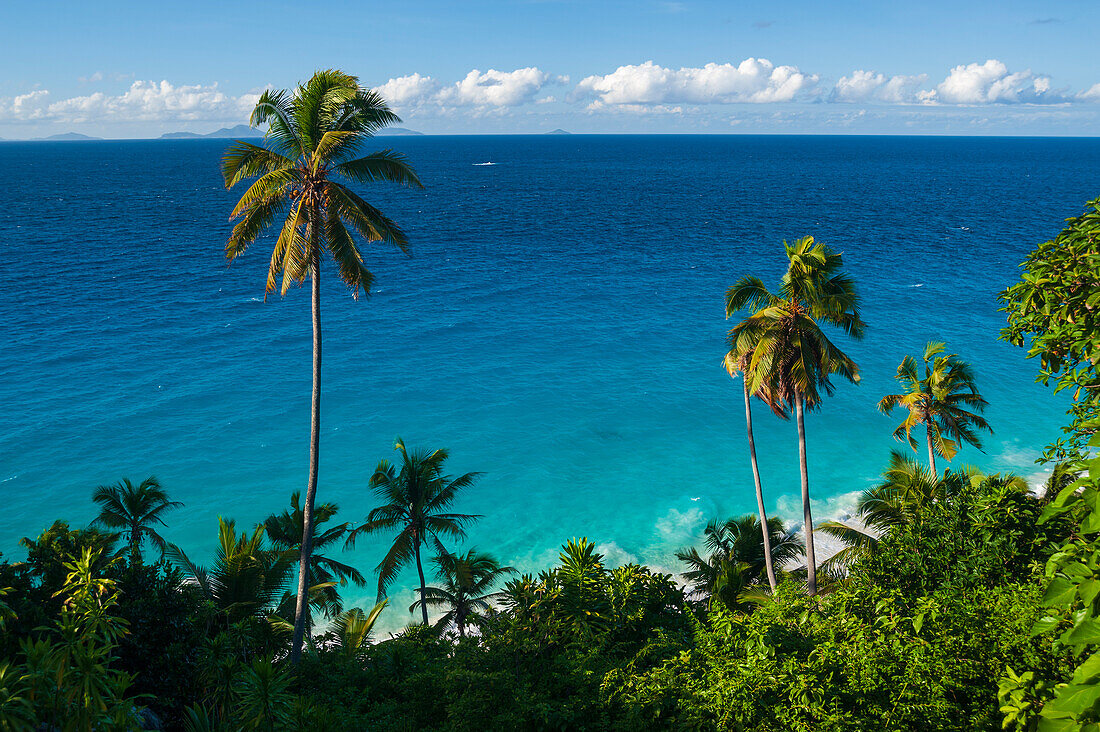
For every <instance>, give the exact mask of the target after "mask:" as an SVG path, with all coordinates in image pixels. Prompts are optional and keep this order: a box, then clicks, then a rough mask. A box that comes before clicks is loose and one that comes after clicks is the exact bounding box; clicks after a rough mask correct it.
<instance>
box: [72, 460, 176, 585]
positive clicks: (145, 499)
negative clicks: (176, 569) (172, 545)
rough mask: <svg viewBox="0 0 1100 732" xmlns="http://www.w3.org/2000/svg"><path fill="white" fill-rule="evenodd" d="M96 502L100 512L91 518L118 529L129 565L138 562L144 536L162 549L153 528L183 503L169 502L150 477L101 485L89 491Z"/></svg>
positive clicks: (101, 524) (164, 491)
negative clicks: (121, 534)
mask: <svg viewBox="0 0 1100 732" xmlns="http://www.w3.org/2000/svg"><path fill="white" fill-rule="evenodd" d="M92 500H93V501H95V502H96V503H97V504H99V515H98V516H96V517H95V520H93V521H92V523H93V524H98V525H100V526H104V527H106V528H109V529H121V530H122V531H123V532H124V533H125V534H126V543H127V544H128V545H129V547H130V564H131V565H137V564H141V544H142V542H143V541H144V540H145V539H149V541H150V542H152V544H153V545H154V546H156V547H157V548H158V549H160V550H161V551H162V552H163V551H164V546H165V541H164V538H163V537H161V535H160V534H158V533H157V531H156V529H155V528H154V525H155V524H160V525H161V526H164V525H165V524H164V514H166V513H168V512H169V511H171V510H172V509H175V508H179V507H180V506H182V505H183V504H182V503H180V502H179V501H169V500H168V492H167V491H166V490H164V489H163V488H162V487H161V485H160V483H159V482H157V479H156V478H155V477H153V476H149V477H148V478H146V479H145V480H143V481H141V484H140V485H137V486H135V485H134V484H133V483H131V482H130V480H129V479H128V478H124V479H122V480H121V481H119V482H118V483H115V484H114V485H101V486H99V487H98V488H96V489H95V492H94V493H92Z"/></svg>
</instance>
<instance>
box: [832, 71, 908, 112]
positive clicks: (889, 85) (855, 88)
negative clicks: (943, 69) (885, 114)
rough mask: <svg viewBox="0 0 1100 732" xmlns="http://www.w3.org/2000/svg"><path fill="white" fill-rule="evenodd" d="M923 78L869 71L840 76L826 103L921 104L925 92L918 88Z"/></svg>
mask: <svg viewBox="0 0 1100 732" xmlns="http://www.w3.org/2000/svg"><path fill="white" fill-rule="evenodd" d="M927 78H928V77H927V76H925V75H924V74H920V75H919V76H886V75H885V74H878V73H875V72H873V71H863V70H859V71H853V72H852V73H851V75H849V76H842V77H841V78H840V80H839V81H838V82H837V83H836V86H834V87H833V92H832V94H831V95H830V97H829V99H830V101H834V102H856V103H860V102H885V103H889V104H905V103H908V102H916V101H923V98H924V97H925V96H927V94H928V92H926V91H924V92H922V90H921V86H923V85H924V83H925V81H926V80H927Z"/></svg>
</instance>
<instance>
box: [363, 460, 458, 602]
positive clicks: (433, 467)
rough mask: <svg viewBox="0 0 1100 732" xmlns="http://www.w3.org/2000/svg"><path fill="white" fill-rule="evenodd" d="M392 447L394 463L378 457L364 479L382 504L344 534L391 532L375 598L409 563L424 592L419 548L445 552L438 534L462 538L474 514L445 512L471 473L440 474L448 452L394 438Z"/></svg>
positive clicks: (380, 596) (379, 567)
mask: <svg viewBox="0 0 1100 732" xmlns="http://www.w3.org/2000/svg"><path fill="white" fill-rule="evenodd" d="M394 449H396V450H397V451H398V452H400V453H401V464H400V466H397V465H395V464H393V463H390V462H389V461H388V460H382V461H381V462H379V463H378V467H377V468H376V469H375V471H374V475H372V476H371V479H370V487H371V489H372V490H373V491H374V494H375V496H376V497H377V498H378V500H379V501H381V502H382V505H380V506H378V507H377V508H375V509H373V510H372V511H371V512H370V513H369V514H368V515H367V518H366V521H365V522H364V523H363V524H362V525H360V526H359V527H357V528H356V529H355V530H354V531H353V532H352V533H351V534H350V536H349V543H354V541H355V538H356V536H358V535H359V534H376V533H379V532H392V531H396V532H397V533H396V536H395V537H394V539H393V544H391V546H390V549H389V551H387V552H386V556H385V557H383V559H382V561H381V562H380V563H379V564H378V567H377V569H376V571H377V573H378V599H380V600H381V599H382V598H383V597H384V596H385V594H386V589H387V588H388V587H389V585H390V584H391V583H392V582H393V580H394V579H395V578H396V577H397V575H398V573H400V571H401V570H402V569H403V568H405V567H407V566H408V565H409V564H410V563H411V564H415V565H416V569H417V572H418V573H419V575H420V593H421V597H424V593H425V588H426V582H425V580H424V569H423V563H422V562H421V559H420V549H421V547H422V546H423V545H425V544H431V546H432V548H433V549H434V550H435V552H436V553H438V554H446V553H447V548H446V546H445V545H444V544H443V539H452V540H453V539H464V538H466V526H468V525H469V524H470V523H471V522H472V521H474V520H476V519H477V518H478V517H477V516H472V515H469V514H462V513H452V512H451V511H450V507H451V504H453V503H454V501H455V498H456V497H457V495H458V492H459V491H461V490H462V489H463V488H467V487H469V486H471V485H473V483H474V481H476V480H477V478H478V474H477V473H466V474H465V475H461V476H459V477H457V478H452V477H451V476H449V475H446V474H444V472H443V465H444V463H445V462H446V460H447V456H448V453H447V451H446V450H445V449H439V450H434V451H432V452H428V451H425V450H409V449H407V448H406V447H405V443H404V442H402V441H401V439H400V438H399V439H398V440H397V442H396V443H395V445H394ZM422 611H423V616H424V622H425V624H426V623H427V622H428V610H427V607H426V606H424V607H422Z"/></svg>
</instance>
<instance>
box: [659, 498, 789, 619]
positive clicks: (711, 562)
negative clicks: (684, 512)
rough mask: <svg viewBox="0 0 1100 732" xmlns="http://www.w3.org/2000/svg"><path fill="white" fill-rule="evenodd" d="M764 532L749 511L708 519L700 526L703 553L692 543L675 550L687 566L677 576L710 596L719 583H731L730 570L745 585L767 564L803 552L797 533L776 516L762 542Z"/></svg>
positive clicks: (700, 594) (695, 592)
mask: <svg viewBox="0 0 1100 732" xmlns="http://www.w3.org/2000/svg"><path fill="white" fill-rule="evenodd" d="M764 536H765V532H764V531H763V529H762V527H761V525H760V520H759V519H758V518H757V517H756V516H753V515H752V514H746V515H744V516H739V517H737V518H731V519H727V520H726V521H724V522H721V523H720V522H719V521H718V519H711V520H710V522H708V523H707V527H706V528H705V529H704V530H703V537H704V539H703V542H704V546H705V547H706V549H707V551H708V554H707V555H706V556H704V555H702V554H700V552H699V550H698V549H696V548H695V547H691V548H689V549H681V550H680V551H678V552H676V558H677V559H679V560H680V561H681V562H683V563H684V564H686V565H687V567H688V569H687V571H686V572H684V573H683V574H682V575H681V576H682V577H683V578H684V579H685V580H687V581H688V584H689V585H690V587H691V594H692V595H694V596H695V597H696V598H708V599H709V598H713V597H715V596H716V595H718V594H719V592H718V590H719V585H723V584H724V585H727V586H731V583H730V581H729V577H730V576H731V574H737V575H739V576H740V577H741V578H742V579H741V580H740V581H739V584H740V585H741V586H743V587H748V586H749V585H752V584H754V583H758V582H759V581H760V580H761V575H764V574H765V573H766V571H767V567H768V565H769V564H771V563H773V562H778V563H779V564H780V565H782V564H783V563H784V562H787V561H789V560H791V559H794V558H795V557H797V556H798V555H800V554H802V552H803V545H802V542H801V541H799V539H798V536H797V534H796V533H795V532H793V531H787V530H786V529H785V528H784V527H783V522H782V521H780V520H779V519H777V518H773V519H770V520H769V521H768V531H767V536H768V542H767V544H766V545H765V543H764ZM769 554H770V556H769ZM733 584H737V583H733ZM738 592H740V588H739V589H738Z"/></svg>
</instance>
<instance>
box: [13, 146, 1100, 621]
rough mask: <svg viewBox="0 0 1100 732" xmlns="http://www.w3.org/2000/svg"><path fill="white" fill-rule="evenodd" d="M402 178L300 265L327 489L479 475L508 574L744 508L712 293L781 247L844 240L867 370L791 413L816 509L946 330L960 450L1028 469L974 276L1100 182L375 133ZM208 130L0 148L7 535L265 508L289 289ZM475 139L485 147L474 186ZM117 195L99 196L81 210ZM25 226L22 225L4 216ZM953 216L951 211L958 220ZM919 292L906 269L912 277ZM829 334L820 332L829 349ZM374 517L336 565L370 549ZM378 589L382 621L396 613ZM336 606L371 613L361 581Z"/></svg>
mask: <svg viewBox="0 0 1100 732" xmlns="http://www.w3.org/2000/svg"><path fill="white" fill-rule="evenodd" d="M387 144H392V145H397V146H398V147H399V148H400V149H401V150H402V151H403V152H405V153H406V154H408V155H409V157H410V158H411V159H412V161H413V162H414V163H415V164H416V166H417V169H418V172H419V173H420V174H421V177H422V178H423V179H424V181H425V182H426V185H427V188H426V189H425V190H424V191H403V190H394V189H388V188H379V187H375V188H371V189H367V190H366V191H365V193H366V195H368V197H369V198H370V199H371V200H372V201H375V202H376V203H377V204H378V205H379V206H380V207H381V208H382V209H383V210H384V211H386V212H387V213H388V214H390V215H391V216H392V217H393V218H394V219H395V220H396V221H398V222H400V223H401V224H403V225H404V226H405V227H406V228H407V230H408V232H409V234H410V240H411V245H412V255H411V256H410V257H408V258H405V257H403V256H401V255H400V254H398V253H395V252H392V251H388V250H385V249H382V248H379V247H368V248H366V250H365V252H366V256H367V262H368V265H369V266H370V267H371V269H372V271H373V272H374V273H375V275H376V279H377V282H378V283H379V284H380V289H379V291H378V292H377V293H376V294H375V295H374V296H373V297H372V298H370V299H369V300H367V301H362V300H361V301H359V302H355V301H353V300H352V299H351V298H350V297H348V295H347V292H346V288H344V287H343V286H342V285H341V284H339V283H338V282H336V281H335V275H334V273H333V272H332V271H331V270H324V271H323V273H322V277H323V278H324V279H323V282H322V289H323V293H324V295H323V297H324V301H323V306H322V319H323V323H324V327H325V340H324V345H325V352H324V354H325V355H324V373H323V378H324V396H323V424H322V443H321V451H322V454H321V478H320V487H319V495H320V498H321V500H326V501H335V502H337V503H339V504H340V517H341V519H345V520H352V521H355V520H361V518H362V517H363V516H364V515H365V514H366V513H367V511H369V509H370V508H371V507H372V506H373V505H374V499H373V497H372V496H371V495H370V492H369V491H368V490H367V489H366V481H367V479H368V477H369V475H370V474H371V472H372V470H373V468H374V466H375V465H376V463H377V462H378V460H379V459H380V458H383V457H385V458H390V457H392V449H391V448H392V443H393V439H394V437H396V436H398V435H400V436H402V437H403V438H405V439H406V440H407V441H408V442H409V443H410V444H412V445H418V446H425V447H438V446H446V447H448V448H449V449H450V451H451V455H452V457H451V460H450V466H449V467H450V470H451V471H452V472H454V473H456V474H457V473H463V472H467V471H481V472H483V473H484V475H483V477H482V479H481V480H480V482H479V483H478V484H477V486H476V487H475V488H474V489H472V490H470V491H469V492H468V493H467V494H466V495H465V496H463V497H462V499H461V500H460V502H459V504H458V505H457V506H456V509H457V510H460V511H464V512H469V513H477V514H481V515H483V517H484V518H482V520H481V521H480V522H479V523H478V525H477V526H475V527H474V528H473V529H472V530H471V532H470V543H471V544H473V545H476V546H478V547H479V548H481V549H485V550H489V551H492V552H493V553H495V554H496V555H497V556H498V557H499V558H500V559H501V560H503V561H504V562H506V563H508V564H512V565H515V566H517V567H520V568H521V569H523V570H526V571H533V570H538V569H540V568H542V567H545V566H547V565H548V564H550V563H552V562H554V561H556V558H557V551H558V547H559V545H560V544H561V543H563V542H564V541H566V540H568V539H569V538H571V537H574V536H588V537H590V538H591V539H592V540H593V541H595V542H596V543H597V544H598V545H599V546H600V547H601V548H602V550H606V552H607V554H608V555H609V560H614V561H627V560H630V561H642V562H646V563H650V564H652V565H653V566H656V567H661V568H664V569H665V570H666V571H669V570H671V569H673V568H674V565H675V561H674V560H673V559H672V556H671V553H672V551H673V550H675V549H676V548H678V547H680V546H684V545H687V544H690V543H691V542H693V541H696V540H697V539H698V537H699V534H700V532H701V530H702V528H703V526H704V525H705V523H706V521H707V520H708V519H709V518H711V517H713V516H715V515H721V516H727V515H730V514H736V513H740V512H746V511H752V510H754V509H755V499H754V497H753V488H752V474H751V471H750V469H749V465H748V461H747V454H746V450H745V437H744V414H743V404H742V400H741V391H740V385H739V383H738V382H736V381H731V380H730V379H729V377H728V375H727V374H726V373H725V371H724V370H723V369H722V367H721V357H722V354H723V346H724V337H725V332H726V330H727V329H728V327H729V325H730V324H729V323H727V322H726V321H725V319H724V317H723V316H724V312H723V294H724V292H725V289H726V288H727V287H728V286H729V285H730V284H732V283H733V282H734V281H736V280H737V279H738V278H739V277H740V276H742V275H744V274H748V273H752V274H757V275H759V276H761V277H763V278H764V279H765V281H767V282H769V283H774V282H775V281H776V280H777V279H778V277H779V275H780V274H781V272H782V268H783V261H784V258H783V253H782V248H781V246H780V242H781V241H782V240H783V239H784V238H786V239H788V240H790V239H793V238H796V237H798V236H800V235H803V234H813V235H815V236H816V237H817V238H818V239H820V240H821V241H824V242H826V243H828V244H830V245H832V246H834V247H836V248H838V249H841V250H843V251H844V254H845V265H846V269H847V270H848V271H849V272H850V273H851V274H852V275H853V276H854V277H855V279H856V281H857V283H858V284H859V287H860V290H861V293H862V295H863V298H864V317H865V319H866V320H867V322H868V323H869V325H870V328H869V330H868V334H867V338H866V339H865V340H864V341H863V342H861V343H857V344H845V347H846V348H848V350H849V351H850V353H851V354H852V355H853V357H854V358H855V359H856V361H857V362H859V364H860V365H861V367H862V369H863V377H864V378H863V381H862V383H861V385H860V386H858V387H854V386H851V385H847V384H840V385H838V388H837V392H836V395H835V396H834V397H833V398H831V399H830V400H828V401H827V402H826V403H825V405H824V406H823V408H822V409H821V410H820V411H819V412H815V413H813V414H811V415H809V416H808V417H807V423H806V429H807V433H808V439H809V461H810V471H811V473H810V476H811V489H812V492H813V495H814V497H815V501H816V503H815V511H816V513H815V517H816V518H818V519H824V518H827V517H828V516H829V515H830V512H834V513H842V512H844V511H847V510H850V507H849V505H848V504H849V502H850V497H851V496H852V495H854V494H855V493H857V492H858V491H859V490H862V489H863V488H865V487H867V486H868V485H872V484H873V483H874V482H875V480H876V479H877V476H878V474H879V472H880V470H881V469H882V467H883V465H884V464H885V463H886V460H887V458H888V455H889V451H890V449H892V448H897V447H900V446H899V445H898V443H896V442H894V441H893V440H892V438H891V432H892V430H893V427H894V426H895V422H896V420H895V419H894V418H889V417H884V416H882V415H880V414H878V412H877V411H876V409H875V405H876V403H877V401H878V399H879V398H880V397H881V396H882V395H883V394H885V393H888V391H890V390H892V389H893V388H894V383H893V375H894V372H895V369H896V367H897V363H898V361H899V360H900V359H901V357H902V356H903V355H904V354H905V353H919V351H920V349H921V348H922V346H923V344H924V343H925V342H926V341H927V340H930V339H943V340H946V341H947V343H948V345H949V347H950V348H951V349H952V350H953V351H957V352H958V353H960V354H961V355H962V356H963V357H964V358H966V359H968V360H970V361H971V362H972V363H973V364H974V365H975V367H976V369H977V372H978V378H979V382H980V384H981V386H982V390H983V392H984V394H985V396H986V397H987V398H988V400H989V401H990V408H989V411H988V413H987V417H988V419H989V421H990V422H991V424H992V425H993V427H994V429H995V430H996V434H995V435H993V436H991V437H987V438H985V443H986V452H985V453H979V452H977V451H974V450H971V449H967V450H964V451H963V454H962V455H961V457H960V459H961V460H962V461H965V462H972V463H976V464H978V465H979V466H982V467H984V468H986V469H989V470H1001V471H1004V470H1012V471H1016V472H1019V473H1021V474H1024V475H1029V476H1030V475H1032V474H1033V473H1035V467H1034V465H1033V464H1032V461H1033V460H1034V459H1035V457H1037V456H1038V454H1039V450H1040V448H1041V446H1042V445H1043V444H1045V443H1046V442H1049V441H1051V440H1053V439H1055V438H1056V437H1057V436H1058V426H1059V425H1060V424H1061V423H1062V422H1063V419H1064V418H1063V414H1062V412H1063V410H1064V407H1065V405H1064V401H1063V400H1061V399H1056V398H1054V397H1053V396H1051V395H1050V394H1049V393H1048V391H1047V390H1045V389H1044V388H1042V387H1041V386H1037V385H1035V384H1034V383H1033V374H1034V373H1035V365H1034V364H1032V363H1029V362H1026V361H1025V359H1024V358H1023V353H1022V351H1021V350H1019V349H1015V348H1012V347H1010V346H1008V345H1006V344H1004V343H1002V342H999V341H998V340H997V333H998V330H999V328H1000V327H1001V326H1002V324H1003V315H1002V314H1001V313H998V312H997V307H998V304H997V302H996V293H997V292H998V291H999V290H1001V289H1002V288H1004V287H1005V286H1006V285H1007V284H1009V283H1011V282H1012V280H1013V279H1014V278H1015V277H1017V276H1018V270H1017V264H1018V263H1019V262H1020V261H1021V260H1022V259H1023V258H1024V256H1025V255H1026V253H1027V252H1028V251H1029V250H1030V249H1031V248H1032V247H1033V246H1034V245H1035V244H1036V243H1038V242H1040V241H1043V240H1045V239H1048V238H1050V237H1051V236H1052V235H1054V234H1055V233H1057V231H1058V230H1059V229H1060V228H1061V225H1062V220H1063V219H1064V218H1066V217H1067V216H1070V215H1073V214H1075V213H1077V212H1078V211H1079V210H1080V207H1081V205H1082V203H1083V202H1084V201H1085V200H1087V199H1089V198H1092V197H1094V196H1095V195H1096V190H1097V187H1098V186H1097V184H1098V183H1100V180H1098V177H1100V174H1098V171H1100V141H1096V140H1070V139H1049V140H1026V139H975V138H968V139H943V138H802V137H787V136H784V137H645V136H636V137H625V136H624V137H614V136H610V137H587V136H570V137H564V136H563V137H553V136H551V137H545V136H536V137H454V138H446V137H418V138H401V139H400V140H387ZM223 147H224V142H219V141H214V140H181V141H155V142H89V143H84V144H81V145H65V144H61V143H57V144H50V143H36V144H19V143H3V144H0V171H3V172H4V173H5V175H6V176H7V180H9V181H10V185H9V186H8V198H7V199H6V200H7V205H6V206H5V207H4V208H3V209H0V226H2V227H3V230H4V231H6V232H8V237H7V238H6V240H5V257H4V258H3V260H2V262H0V288H2V293H0V319H2V321H3V322H4V323H5V327H6V336H7V338H6V344H5V348H4V349H3V350H2V351H0V404H4V406H5V409H4V410H3V412H2V413H0V474H2V475H5V476H9V477H8V478H7V479H6V480H4V481H3V482H0V500H3V502H4V506H5V511H4V512H3V514H2V515H0V550H2V551H4V552H5V553H6V554H8V555H15V556H20V555H21V552H20V551H19V550H18V549H17V541H18V539H19V538H20V537H22V536H27V535H32V534H35V533H37V532H39V531H40V530H41V529H42V528H44V526H45V525H46V524H47V523H48V522H49V521H50V520H52V519H54V518H58V517H63V518H67V519H69V520H70V521H71V522H72V523H74V524H79V523H82V522H85V521H87V520H89V519H90V518H91V517H92V516H93V515H94V511H93V508H92V505H91V502H90V493H91V491H92V489H93V488H94V487H95V486H96V485H99V484H101V483H107V482H113V481H115V480H118V479H119V478H122V477H130V478H132V479H138V480H140V479H141V478H143V477H145V476H147V475H149V474H156V475H157V476H158V477H159V478H160V479H161V481H162V482H163V484H164V485H165V486H166V487H167V488H168V489H169V490H170V491H171V492H172V495H173V496H174V497H175V498H178V499H180V500H183V501H185V502H186V504H187V506H186V508H185V509H184V510H182V511H179V512H177V513H175V514H174V515H172V516H171V518H170V522H169V526H168V527H167V528H166V529H165V531H164V533H165V535H166V536H167V537H168V538H169V539H170V540H172V541H175V542H177V543H179V544H181V545H183V546H184V547H185V548H187V550H188V552H189V554H190V555H191V556H192V557H204V556H209V554H210V552H211V551H212V549H213V546H214V543H215V540H216V523H215V522H216V518H217V516H218V515H223V516H230V517H235V518H236V519H237V520H238V524H239V525H242V526H247V525H249V524H251V523H252V522H254V521H257V520H259V519H260V518H262V517H263V516H265V515H266V514H268V513H270V512H273V511H278V510H282V508H283V507H284V506H285V505H286V504H287V501H288V498H289V495H290V493H291V491H293V490H296V489H300V488H302V487H303V485H304V482H305V477H306V466H307V462H308V441H309V395H310V347H311V336H310V314H309V297H308V288H307V289H305V290H298V289H294V290H292V291H291V292H290V293H289V295H288V296H287V297H286V298H285V299H283V300H280V299H279V298H277V297H269V298H268V302H267V304H266V305H262V306H261V305H260V304H259V303H260V302H262V300H263V286H264V279H265V274H266V268H267V264H268V256H269V252H270V246H271V244H272V241H271V240H270V239H267V240H264V241H261V242H258V243H257V244H256V246H255V252H250V253H249V254H247V255H246V256H245V257H244V258H243V259H242V260H240V261H238V262H235V263H234V264H232V265H231V266H229V267H226V265H225V260H224V254H223V249H222V247H223V245H224V242H225V239H226V237H227V235H228V233H229V230H230V224H229V223H228V222H227V221H226V217H227V215H228V212H229V210H230V208H231V207H232V204H233V203H234V200H233V199H234V193H227V192H226V191H225V190H224V187H223V186H222V184H221V182H220V180H219V177H218V169H217V163H218V158H219V156H220V154H221V152H222V149H223ZM470 160H482V161H489V160H508V161H511V162H510V163H509V164H508V165H506V166H505V165H501V166H496V167H497V170H496V171H494V172H493V174H492V175H491V176H488V177H486V176H485V174H484V173H483V172H482V171H470V167H472V166H471V165H470V163H469V161H470ZM108 201H109V202H112V203H114V204H115V205H113V206H105V205H104V203H105V202H108ZM29 222H34V225H30V223H29ZM954 227H960V229H969V231H965V230H960V229H955V228H954ZM914 283H916V284H919V285H922V286H919V287H917V286H915V284H914ZM839 340H841V341H842V342H843V339H842V338H841V339H839ZM755 417H756V419H755V420H754V425H755V427H756V442H757V449H758V451H759V455H760V463H761V470H762V477H763V481H764V486H765V491H766V493H767V496H768V503H769V506H770V508H771V510H773V511H777V512H778V515H781V516H783V517H784V518H787V519H789V520H792V521H796V522H797V521H800V520H801V508H800V505H799V502H798V459H797V444H796V440H795V431H794V426H793V425H792V424H790V423H785V422H780V421H778V420H776V419H774V418H773V417H771V416H770V415H769V414H767V413H766V410H763V409H759V408H758V409H757V412H756V414H755ZM383 549H384V539H382V538H378V539H376V540H371V541H362V542H359V543H358V544H357V547H356V550H355V551H354V552H353V553H351V554H350V555H348V556H346V557H344V559H345V560H346V561H349V562H351V563H352V564H355V565H357V566H359V567H361V568H363V569H365V570H370V569H372V568H373V567H374V566H375V564H376V563H377V562H378V560H379V559H380V558H381V556H382V551H383ZM411 580H412V575H411V574H409V575H406V576H404V577H403V578H402V580H401V583H400V587H399V588H396V589H395V593H396V596H395V602H394V607H395V608H397V609H398V610H399V611H395V610H390V611H387V616H386V617H387V620H386V623H388V626H387V627H398V626H400V625H401V624H403V623H404V622H405V620H406V618H407V617H409V616H408V615H407V614H405V613H404V608H407V607H408V605H409V603H411V595H410V594H409V592H408V587H409V586H410V585H411ZM348 594H349V599H351V600H352V601H355V602H361V603H370V604H373V594H374V593H373V592H372V591H371V590H370V589H369V588H367V589H364V590H361V591H360V590H352V591H350V592H349V593H348Z"/></svg>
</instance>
